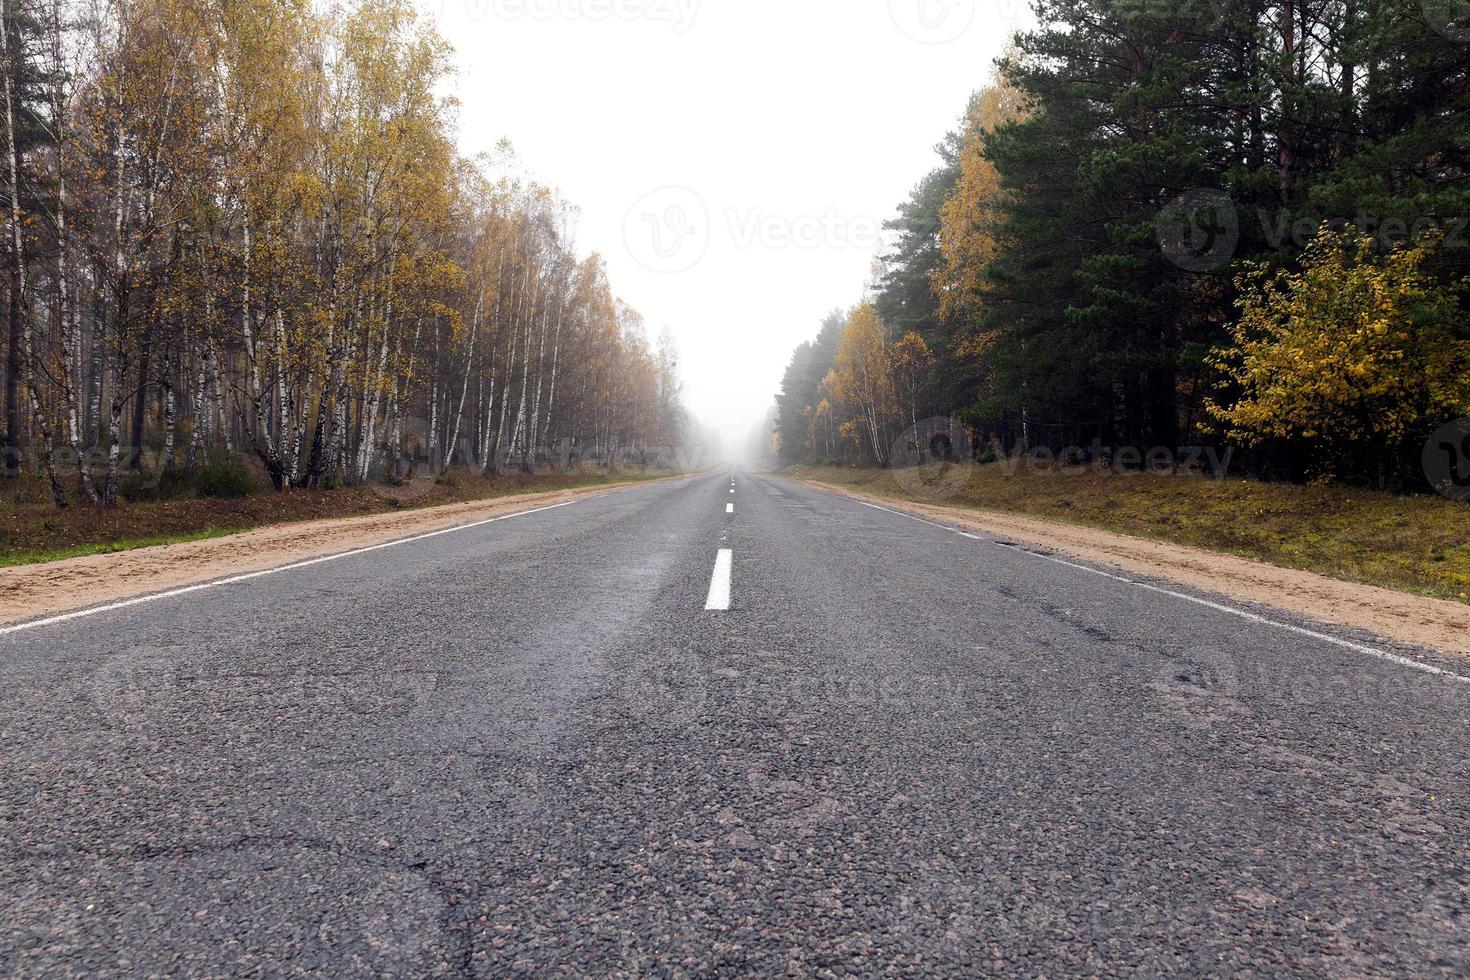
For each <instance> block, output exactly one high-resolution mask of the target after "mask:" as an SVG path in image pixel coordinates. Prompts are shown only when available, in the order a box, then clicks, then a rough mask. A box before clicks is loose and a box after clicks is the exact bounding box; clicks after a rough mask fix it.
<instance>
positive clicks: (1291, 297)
mask: <svg viewBox="0 0 1470 980" xmlns="http://www.w3.org/2000/svg"><path fill="white" fill-rule="evenodd" d="M1430 254H1431V248H1430V247H1429V246H1427V245H1420V246H1417V247H1414V248H1399V249H1396V250H1394V251H1391V252H1388V253H1381V252H1379V251H1377V250H1376V249H1375V247H1374V243H1373V241H1372V240H1371V239H1365V238H1362V237H1359V236H1355V235H1352V234H1350V233H1342V232H1336V231H1331V230H1328V229H1325V228H1324V229H1323V230H1322V231H1321V232H1320V233H1319V234H1318V236H1317V238H1316V239H1315V240H1314V242H1313V243H1312V244H1311V246H1309V247H1308V248H1307V250H1306V252H1305V254H1304V255H1303V257H1302V261H1301V267H1300V271H1297V272H1287V271H1280V270H1278V271H1274V272H1273V271H1271V270H1270V269H1269V268H1268V267H1267V266H1265V265H1264V264H1261V265H1257V266H1256V267H1255V268H1254V269H1252V270H1250V271H1248V272H1247V273H1246V274H1245V275H1244V276H1242V277H1241V279H1240V280H1239V282H1238V286H1239V287H1240V290H1241V298H1240V299H1239V300H1238V302H1237V306H1238V308H1239V311H1240V317H1239V319H1238V320H1236V322H1235V323H1234V324H1233V325H1232V327H1231V331H1232V334H1233V341H1234V344H1233V346H1232V347H1230V348H1227V349H1223V350H1217V351H1215V352H1214V354H1213V356H1212V361H1213V363H1214V364H1215V365H1216V366H1217V367H1218V368H1220V369H1221V370H1222V371H1223V372H1224V374H1225V375H1226V376H1227V377H1228V378H1229V379H1230V381H1232V382H1233V383H1234V387H1235V388H1236V389H1237V390H1238V392H1239V393H1238V396H1237V397H1235V398H1234V399H1233V400H1231V401H1230V402H1229V403H1228V404H1221V403H1219V402H1211V403H1210V405H1209V406H1208V407H1209V410H1210V412H1211V414H1212V415H1214V416H1215V417H1216V418H1217V419H1218V420H1220V421H1221V422H1223V423H1225V425H1226V426H1227V427H1228V429H1229V432H1230V434H1231V435H1232V436H1233V437H1234V438H1237V439H1241V440H1243V441H1244V442H1246V443H1248V444H1252V445H1255V444H1259V443H1262V442H1264V441H1266V440H1270V439H1282V440H1303V441H1310V442H1311V444H1312V445H1313V448H1314V450H1315V451H1316V452H1317V458H1316V459H1315V460H1314V462H1313V466H1314V473H1313V475H1314V476H1315V477H1316V478H1318V479H1330V478H1332V477H1334V476H1338V475H1342V465H1343V463H1342V461H1344V460H1349V459H1356V460H1364V459H1370V460H1373V461H1375V462H1376V465H1377V472H1376V474H1375V476H1376V479H1377V481H1378V482H1379V483H1380V484H1383V483H1387V482H1388V478H1389V476H1390V472H1389V470H1388V468H1387V467H1389V466H1390V465H1391V463H1390V460H1392V459H1394V458H1404V456H1405V454H1404V453H1403V450H1404V449H1405V448H1406V447H1410V446H1412V444H1413V443H1415V442H1416V441H1418V440H1422V439H1423V438H1424V437H1425V436H1426V435H1427V434H1428V432H1429V431H1430V430H1431V429H1433V428H1434V427H1435V426H1436V425H1438V424H1440V423H1441V422H1443V421H1445V420H1448V419H1452V418H1455V417H1456V416H1460V415H1465V414H1467V413H1470V341H1466V340H1464V339H1462V338H1461V337H1460V336H1458V335H1457V333H1456V329H1455V323H1456V317H1457V316H1458V306H1457V304H1456V302H1455V297H1454V295H1453V294H1452V292H1451V291H1450V290H1449V289H1447V288H1445V287H1443V286H1441V285H1440V284H1438V283H1437V282H1436V281H1435V280H1434V279H1433V278H1431V277H1430V276H1429V275H1428V274H1427V273H1426V272H1425V270H1424V265H1425V263H1426V261H1427V259H1428V258H1429V256H1430ZM1413 455H1414V454H1410V455H1409V458H1412V456H1413Z"/></svg>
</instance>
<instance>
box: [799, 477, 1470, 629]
mask: <svg viewBox="0 0 1470 980" xmlns="http://www.w3.org/2000/svg"><path fill="white" fill-rule="evenodd" d="M797 482H800V483H805V484H807V485H809V486H813V487H818V488H820V489H822V490H827V491H829V492H831V493H838V494H842V495H843V496H847V497H852V498H855V499H858V500H867V501H871V502H874V503H881V504H882V505H884V506H885V507H891V508H894V509H895V510H906V511H909V512H910V513H913V514H917V515H919V516H923V517H931V518H934V519H936V520H942V521H945V522H948V523H951V524H954V525H956V526H959V527H967V528H971V529H973V530H977V531H984V532H986V533H988V534H992V535H998V536H1001V537H1003V538H1006V539H1008V540H1014V541H1017V542H1019V543H1022V544H1027V545H1031V546H1033V547H1039V548H1046V549H1050V550H1055V551H1058V552H1061V553H1063V554H1067V555H1070V556H1072V557H1074V558H1080V559H1083V560H1084V561H1090V562H1093V563H1095V564H1098V565H1105V566H1111V567H1113V568H1118V569H1122V570H1123V571H1126V572H1131V573H1132V574H1135V575H1141V576H1147V577H1151V578H1159V579H1166V580H1168V581H1172V582H1177V583H1180V584H1181V585H1187V586H1191V587H1193V588H1197V589H1202V590H1204V591H1207V592H1213V593H1215V594H1216V595H1223V596H1227V597H1229V598H1231V599H1234V600H1236V601H1237V602H1245V603H1256V604H1260V605H1264V606H1271V607H1274V608H1276V609H1284V610H1287V611H1289V612H1294V613H1299V614H1301V615H1304V616H1310V617H1311V618H1313V619H1316V620H1319V621H1321V622H1327V623H1339V624H1341V625H1344V626H1350V627H1353V628H1355V629H1362V630H1367V631H1368V632H1370V633H1374V634H1376V635H1378V636H1380V637H1382V638H1384V639H1385V640H1394V641H1399V642H1402V643H1411V644H1415V645H1417V646H1423V647H1429V648H1431V649H1434V650H1440V651H1443V652H1447V653H1458V654H1470V606H1465V605H1462V604H1460V603H1457V602H1449V601H1447V600H1444V599H1432V598H1428V597H1425V596H1416V595H1411V594H1409V593H1407V592H1395V591H1393V590H1392V589H1383V588H1378V587H1377V586H1372V585H1358V584H1356V583H1353V582H1343V581H1339V580H1338V579H1333V578H1328V577H1326V576H1324V575H1317V574H1315V573H1313V572H1304V571H1300V570H1298V569H1293V568H1282V567H1280V566H1277V565H1269V564H1267V563H1265V562H1262V561H1255V560H1252V559H1249V558H1239V557H1236V556H1234V555H1226V554H1220V553H1218V552H1213V551H1205V550H1203V549H1199V548H1190V547H1186V546H1184V545H1177V544H1169V543H1167V542H1163V541H1153V540H1149V539H1147V538H1136V537H1131V536H1128V535H1123V534H1114V533H1111V532H1108V531H1099V530H1096V529H1093V528H1089V527H1078V526H1075V525H1071V524H1063V523H1060V522H1057V521H1048V520H1043V519H1041V518H1035V517H1027V516H1024V515H1020V514H1006V513H999V512H996V511H984V510H971V509H969V508H965V507H940V506H935V505H932V504H921V503H914V502H912V501H906V500H899V499H895V498H893V497H882V496H877V495H874V494H868V493H862V492H860V491H856V490H852V489H849V488H847V487H842V486H836V485H833V484H830V483H819V482H817V481H814V480H800V481H797Z"/></svg>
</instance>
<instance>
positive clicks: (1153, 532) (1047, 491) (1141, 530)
mask: <svg viewBox="0 0 1470 980" xmlns="http://www.w3.org/2000/svg"><path fill="white" fill-rule="evenodd" d="M1011 470H1012V471H1011V472H1010V473H1009V474H1008V473H1007V472H1006V471H1005V469H1003V468H1002V467H1001V466H998V465H996V464H990V465H985V466H977V467H975V468H974V470H973V472H972V473H971V474H970V478H969V479H968V480H967V481H963V482H962V483H961V485H960V487H959V488H958V490H957V492H954V493H951V494H949V495H947V496H946V497H945V498H944V499H936V498H933V497H926V496H922V495H920V494H916V493H913V492H911V481H907V480H901V479H899V478H898V477H897V476H896V474H895V473H894V472H893V471H889V470H873V469H842V468H835V467H795V468H793V469H791V470H788V471H786V472H788V473H789V474H790V475H792V476H798V477H801V478H803V479H809V480H819V481H822V482H826V483H835V484H841V485H845V486H850V487H853V488H854V489H859V490H864V491H867V492H869V493H875V494H882V495H885V496H891V497H897V498H901V499H908V500H919V501H922V502H925V503H935V504H944V505H948V506H958V507H970V508H974V509H978V510H991V511H1003V512H1014V513H1021V514H1029V515H1032V516H1036V517H1045V518H1051V519H1053V520H1061V521H1067V522H1070V523H1074V524H1081V525H1084V526H1088V527H1095V528H1099V529H1101V530H1105V531H1116V532H1119V533H1123V534H1132V535H1137V536H1139V537H1145V538H1155V539H1159V540H1163V541H1170V542H1174V543H1176V544H1185V545H1193V546H1195V547H1200V548H1209V549H1213V550H1215V551H1223V552H1228V553H1230V554H1235V555H1242V556H1245V557H1248V558H1259V559H1261V560H1263V561H1268V562H1271V563H1273V564H1276V565H1282V566H1285V567H1289V568H1300V569H1305V570H1307V571H1312V572H1318V573H1320V574H1323V575H1329V576H1332V577H1333V578H1339V579H1343V580H1345V581H1351V582H1362V583H1366V584H1369V585H1379V586H1384V587H1387V588H1393V589H1400V590H1404V591H1409V592H1415V593H1420V594H1423V595H1432V596H1439V597H1441V598H1447V599H1457V600H1459V601H1461V602H1465V601H1467V600H1470V534H1467V533H1466V528H1467V525H1470V506H1467V505H1465V504H1461V503H1455V502H1453V501H1450V500H1445V499H1442V498H1440V497H1413V496H1396V495H1393V494H1388V493H1379V492H1376V491H1371V490H1360V489H1354V488H1346V487H1316V486H1305V487H1304V486H1295V485H1290V484H1279V483H1261V482H1257V481H1253V480H1237V479H1227V480H1214V479H1208V478H1205V477H1200V476H1157V475H1151V474H1143V473H1136V474H1117V473H1103V474H1097V473H1093V472H1091V471H1088V472H1085V473H1076V472H1073V473H1063V472H1060V471H1058V470H1056V469H1044V470H1036V471H1031V470H1028V468H1027V467H1024V466H1020V467H1013V468H1011Z"/></svg>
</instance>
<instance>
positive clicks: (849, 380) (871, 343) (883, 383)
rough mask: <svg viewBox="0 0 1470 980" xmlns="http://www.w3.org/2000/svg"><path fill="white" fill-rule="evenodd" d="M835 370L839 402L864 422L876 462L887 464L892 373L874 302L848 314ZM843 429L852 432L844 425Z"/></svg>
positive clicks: (891, 405)
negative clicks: (886, 431)
mask: <svg viewBox="0 0 1470 980" xmlns="http://www.w3.org/2000/svg"><path fill="white" fill-rule="evenodd" d="M833 370H834V372H835V374H836V384H835V386H834V391H835V393H836V395H837V400H838V402H839V403H840V404H841V405H842V408H843V411H844V413H845V414H846V415H848V416H850V417H851V416H855V417H856V418H855V421H860V422H861V425H862V428H863V430H865V434H866V435H867V437H868V442H869V446H870V448H871V450H872V457H873V461H874V462H875V463H877V464H878V465H879V466H882V465H884V463H885V462H886V461H887V452H886V449H885V446H884V442H885V439H884V433H885V430H886V429H887V428H888V423H889V421H890V420H891V419H892V418H893V416H894V412H893V375H892V371H891V367H890V364H889V360H888V351H887V349H886V348H885V346H884V343H883V324H882V321H881V320H880V319H879V318H878V309H877V307H875V306H874V305H873V304H872V303H862V304H860V305H858V306H856V307H854V308H853V311H852V313H851V314H849V315H848V318H847V326H846V327H844V328H843V331H842V339H841V340H840V341H839V342H838V344H837V361H836V364H835V366H834V368H833ZM843 431H844V432H845V433H847V432H849V430H847V429H846V428H845V427H844V430H843ZM849 434H850V433H849Z"/></svg>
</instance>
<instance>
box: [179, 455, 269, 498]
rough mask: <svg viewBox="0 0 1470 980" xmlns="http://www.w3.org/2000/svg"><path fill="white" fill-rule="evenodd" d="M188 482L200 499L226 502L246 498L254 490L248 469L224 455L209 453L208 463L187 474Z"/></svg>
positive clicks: (252, 478) (251, 476)
mask: <svg viewBox="0 0 1470 980" xmlns="http://www.w3.org/2000/svg"><path fill="white" fill-rule="evenodd" d="M188 482H189V485H190V486H191V487H192V488H193V490H194V493H195V494H196V495H198V496H200V497H213V498H220V499H226V500H233V499H238V498H240V497H248V496H250V495H251V494H252V493H254V492H255V489H256V486H255V475H254V474H253V473H251V472H250V467H248V466H246V465H245V464H244V463H241V462H240V461H239V460H236V459H232V458H230V456H228V455H227V454H225V453H211V454H210V456H209V461H208V462H206V463H205V464H204V465H203V466H198V467H196V468H195V469H194V472H192V473H190V474H189V476H188Z"/></svg>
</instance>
